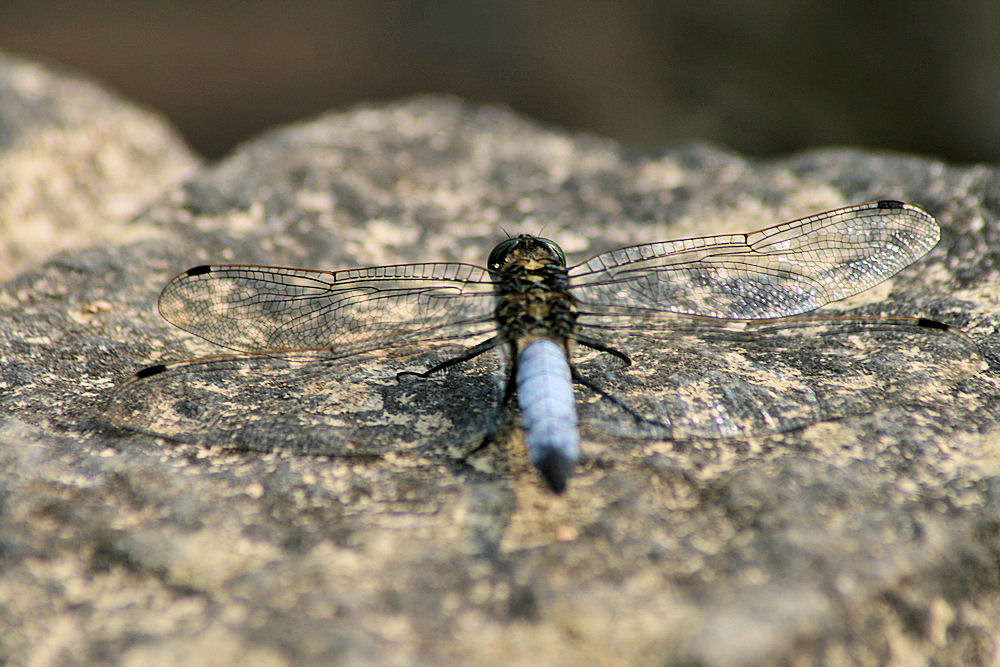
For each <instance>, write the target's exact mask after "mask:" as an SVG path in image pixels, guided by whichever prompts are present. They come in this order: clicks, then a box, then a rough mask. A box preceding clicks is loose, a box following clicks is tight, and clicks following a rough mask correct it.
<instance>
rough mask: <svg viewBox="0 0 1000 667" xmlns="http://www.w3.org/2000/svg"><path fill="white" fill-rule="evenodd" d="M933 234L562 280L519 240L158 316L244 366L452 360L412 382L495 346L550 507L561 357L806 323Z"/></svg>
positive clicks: (676, 244) (658, 256)
mask: <svg viewBox="0 0 1000 667" xmlns="http://www.w3.org/2000/svg"><path fill="white" fill-rule="evenodd" d="M939 235H940V230H939V228H938V226H937V223H936V222H935V221H934V218H932V217H931V216H930V215H929V214H927V213H926V212H924V211H923V210H921V209H919V208H917V207H916V206H912V205H910V204H904V203H902V202H898V201H889V200H885V201H877V202H870V203H866V204H859V205H856V206H848V207H845V208H839V209H836V210H832V211H827V212H824V213H819V214H816V215H812V216H809V217H805V218H801V219H798V220H793V221H791V222H785V223H783V224H779V225H775V226H773V227H768V228H765V229H761V230H759V231H755V232H750V233H745V234H724V235H719V236H707V237H701V238H689V239H682V240H675V241H658V242H654V243H643V244H639V245H632V246H627V247H624V248H619V249H617V250H610V251H607V252H603V253H601V254H598V255H595V256H594V257H591V258H590V259H588V260H586V261H584V262H582V263H580V264H576V265H574V266H571V267H567V265H566V259H565V256H564V254H563V252H562V250H561V249H560V248H559V246H557V245H556V244H555V243H553V242H552V241H550V240H548V239H544V238H540V237H536V236H530V235H521V236H518V237H516V238H508V239H507V240H505V241H503V242H502V243H500V244H499V245H497V246H496V247H495V248H494V249H493V251H492V252H491V253H490V256H489V259H488V261H487V264H486V266H485V267H482V266H476V265H473V264H465V263H454V262H448V263H440V262H430V263H419V264H396V265H389V266H376V267H368V268H357V269H344V270H339V271H315V270H309V269H294V268H285V267H274V266H255V265H246V264H228V265H225V264H214V265H207V266H197V267H194V268H192V269H188V270H187V271H185V272H184V273H182V274H180V275H178V276H177V277H175V278H174V279H173V280H171V281H170V283H169V284H168V285H167V286H166V287H165V288H164V290H163V293H162V294H161V295H160V299H159V309H160V313H161V314H162V315H163V317H164V318H166V319H167V320H168V321H169V322H171V323H172V324H174V325H176V326H178V327H180V328H181V329H184V330H185V331H188V332H190V333H193V334H196V335H198V336H201V337H202V338H205V339H207V340H209V341H211V342H213V343H216V344H218V345H221V346H223V347H226V348H229V349H231V350H236V351H238V352H241V353H245V354H250V355H268V356H278V357H282V356H288V357H296V358H314V359H317V360H321V361H323V362H324V363H328V364H338V363H350V362H352V361H355V360H357V359H359V358H360V355H365V354H371V353H378V354H387V355H392V356H397V357H398V356H404V355H407V354H411V353H412V354H416V353H426V352H427V351H428V350H433V349H435V348H441V347H450V348H454V347H455V346H456V345H462V346H463V348H462V349H463V351H462V352H461V353H460V354H458V355H457V356H453V357H451V358H449V359H447V360H445V361H443V362H441V363H438V364H437V365H435V366H432V367H431V368H424V369H420V370H419V371H417V370H415V371H413V372H411V373H410V374H413V375H420V376H423V377H426V376H429V375H431V374H433V373H434V372H436V371H439V370H441V369H443V368H446V367H449V366H452V365H454V364H457V363H461V362H465V361H468V360H470V359H472V358H474V357H476V356H477V355H480V354H482V353H484V352H486V351H488V350H491V349H493V348H497V347H505V348H507V349H508V350H509V352H510V353H511V354H510V359H512V362H511V364H510V381H509V382H508V385H507V386H508V389H507V394H508V395H512V394H515V393H516V397H517V403H518V406H519V408H520V412H521V426H522V427H523V430H524V433H525V441H526V443H527V448H528V454H529V458H530V460H531V462H532V463H533V464H534V466H535V467H536V468H537V469H538V470H539V471H540V473H541V475H542V477H543V478H544V479H545V481H546V483H547V484H548V486H549V487H550V488H551V489H552V490H553V491H555V492H557V493H561V492H562V491H564V490H565V488H566V485H567V481H568V479H569V478H570V477H571V476H572V474H573V471H574V468H575V466H576V463H577V461H578V459H579V456H580V452H579V443H580V438H579V434H578V425H577V414H576V406H575V401H574V393H573V382H574V381H577V382H580V383H583V384H587V381H586V380H584V379H583V378H582V377H580V376H579V375H578V374H577V373H576V372H575V370H574V368H573V365H572V363H571V361H570V360H571V359H572V355H573V349H574V346H576V345H581V346H586V347H589V348H593V349H595V350H598V351H601V352H605V353H609V354H611V355H614V356H616V357H618V358H619V359H621V360H623V361H625V362H628V360H629V358H628V351H627V350H620V349H618V348H616V347H614V345H615V344H616V343H617V342H618V341H620V340H622V338H621V334H623V333H629V332H632V333H639V334H641V335H643V336H646V337H649V336H654V337H657V336H662V337H663V338H664V339H666V338H667V337H668V336H669V335H670V334H671V333H672V332H675V331H677V330H678V329H679V328H683V327H687V328H690V327H696V328H697V327H699V326H702V327H709V328H710V327H712V326H719V325H720V323H733V322H749V321H757V320H772V319H776V318H786V317H788V316H792V315H797V314H801V313H805V312H808V311H811V310H814V309H816V308H819V307H821V306H823V305H824V304H827V303H830V302H833V301H837V300H838V299H843V298H845V297H848V296H851V295H853V294H857V293H859V292H862V291H864V290H866V289H868V288H870V287H873V286H874V285H876V284H878V283H880V282H882V281H884V280H886V279H887V278H889V277H890V276H892V275H894V274H895V273H897V272H898V271H900V270H901V269H902V268H904V267H905V266H907V265H909V264H910V263H912V262H914V261H915V260H917V259H918V258H920V257H921V256H923V255H924V254H926V253H927V252H928V251H929V250H930V249H931V248H933V247H934V246H935V245H936V244H937V242H938V238H939ZM182 363H183V362H182ZM173 366H174V365H173V364H159V365H156V366H151V367H149V368H146V369H144V370H142V371H140V372H139V373H137V374H136V376H135V377H136V378H137V379H138V378H146V377H150V376H153V375H157V374H160V373H162V372H164V371H167V370H169V369H170V368H172V367H173ZM401 375H402V374H401ZM587 386H591V385H589V384H588V385H587ZM598 391H599V390H598Z"/></svg>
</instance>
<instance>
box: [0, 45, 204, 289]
mask: <svg viewBox="0 0 1000 667" xmlns="http://www.w3.org/2000/svg"><path fill="white" fill-rule="evenodd" d="M198 166H199V159H198V158H197V157H195V156H194V155H193V154H192V153H191V151H190V150H188V148H187V147H186V146H185V145H184V142H183V141H182V140H181V139H180V137H179V136H178V134H177V132H176V131H175V130H174V129H173V128H172V127H171V126H170V125H169V124H168V123H167V122H166V121H165V120H164V119H162V118H161V117H160V116H158V115H156V114H154V113H152V112H150V111H148V110H145V109H140V108H138V107H136V106H135V105H133V104H128V103H126V102H125V101H123V100H122V99H120V98H119V97H117V96H115V95H113V94H111V93H109V92H108V91H106V90H104V89H102V88H100V87H99V86H97V85H95V84H93V83H90V82H89V81H86V80H83V79H81V78H78V77H74V76H70V75H66V74H61V73H58V72H55V71H53V70H50V69H47V68H45V67H43V66H41V65H39V64H37V63H33V62H30V61H27V60H23V59H21V58H17V57H14V56H10V55H6V54H3V53H2V52H0V278H2V279H7V278H11V277H13V276H14V275H16V274H17V273H18V272H20V271H22V270H24V269H26V268H28V267H31V266H37V265H38V264H39V263H40V261H41V260H42V259H44V258H47V257H51V256H52V255H54V254H56V253H57V252H58V251H60V250H65V249H68V248H71V247H80V246H84V245H92V244H94V243H96V242H98V241H102V240H107V241H111V240H114V241H116V242H121V241H122V240H124V239H125V238H132V239H136V238H139V236H140V235H141V234H142V233H143V232H144V231H147V230H143V228H142V226H141V224H136V222H135V221H134V220H132V218H133V216H135V215H136V214H137V213H138V212H139V211H140V210H142V209H143V208H144V207H145V206H146V205H147V204H148V203H149V202H150V201H151V200H152V199H154V198H155V197H157V196H158V195H159V194H161V193H162V192H163V191H164V189H165V188H166V187H168V186H169V185H170V184H172V183H175V182H177V181H179V180H180V179H181V178H182V177H183V176H184V175H185V174H188V173H191V172H193V171H194V170H195V169H196V168H197V167H198Z"/></svg>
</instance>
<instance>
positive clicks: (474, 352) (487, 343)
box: [396, 336, 503, 382]
mask: <svg viewBox="0 0 1000 667" xmlns="http://www.w3.org/2000/svg"><path fill="white" fill-rule="evenodd" d="M502 341H503V339H501V338H500V336H494V337H493V338H490V339H489V340H484V341H483V342H482V343H480V344H479V345H476V346H475V347H470V348H469V349H468V350H466V351H465V352H463V353H462V354H460V355H458V356H457V357H452V358H451V359H445V360H444V361H442V362H441V363H440V364H437V365H436V366H432V367H431V368H429V369H427V370H426V371H424V372H422V373H417V372H416V371H400V372H399V373H396V381H397V382H398V381H399V380H400V379H401V378H403V377H404V376H411V375H412V376H414V377H418V378H424V379H426V378H429V377H430V376H431V375H433V374H434V373H437V372H438V371H441V370H444V369H445V368H448V367H449V366H454V365H455V364H461V363H463V362H466V361H469V360H470V359H475V358H476V357H478V356H479V355H480V354H482V353H483V352H488V351H489V350H492V349H493V348H494V347H496V346H497V345H499V344H500V343H501V342H502Z"/></svg>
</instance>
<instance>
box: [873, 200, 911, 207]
mask: <svg viewBox="0 0 1000 667" xmlns="http://www.w3.org/2000/svg"><path fill="white" fill-rule="evenodd" d="M876 205H877V206H878V208H903V207H904V206H906V204H904V203H903V202H901V201H896V200H895V199H881V200H879V201H878V202H876Z"/></svg>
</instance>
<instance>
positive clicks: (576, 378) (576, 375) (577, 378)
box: [569, 365, 670, 432]
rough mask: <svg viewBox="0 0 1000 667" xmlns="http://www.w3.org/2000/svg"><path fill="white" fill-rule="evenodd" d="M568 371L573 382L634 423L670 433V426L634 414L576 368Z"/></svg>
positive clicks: (619, 400) (620, 401)
mask: <svg viewBox="0 0 1000 667" xmlns="http://www.w3.org/2000/svg"><path fill="white" fill-rule="evenodd" d="M569 369H570V374H571V377H572V378H573V382H575V383H577V384H579V385H582V386H584V387H586V388H587V389H589V390H591V391H592V392H594V393H595V394H597V395H598V396H600V397H601V398H603V399H605V400H607V401H610V402H611V403H613V404H614V405H615V406H616V407H618V408H620V409H622V410H624V411H625V412H626V414H628V416H629V417H631V418H632V419H634V420H636V422H638V423H640V424H648V425H650V426H655V427H657V428H659V429H667V430H668V432H669V431H670V424H664V423H663V422H661V421H657V420H656V419H650V418H649V417H643V416H642V415H640V414H639V413H638V412H636V411H635V410H633V409H632V408H630V407H629V406H628V405H626V404H625V403H624V402H623V401H622V400H621V399H618V398H616V397H614V396H612V395H611V394H609V393H608V392H606V391H604V390H603V389H601V388H600V387H599V386H598V385H597V384H595V383H594V382H593V381H591V380H589V379H587V378H586V377H584V376H583V375H581V374H580V372H579V371H578V370H576V368H574V367H573V366H572V365H570V367H569Z"/></svg>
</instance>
